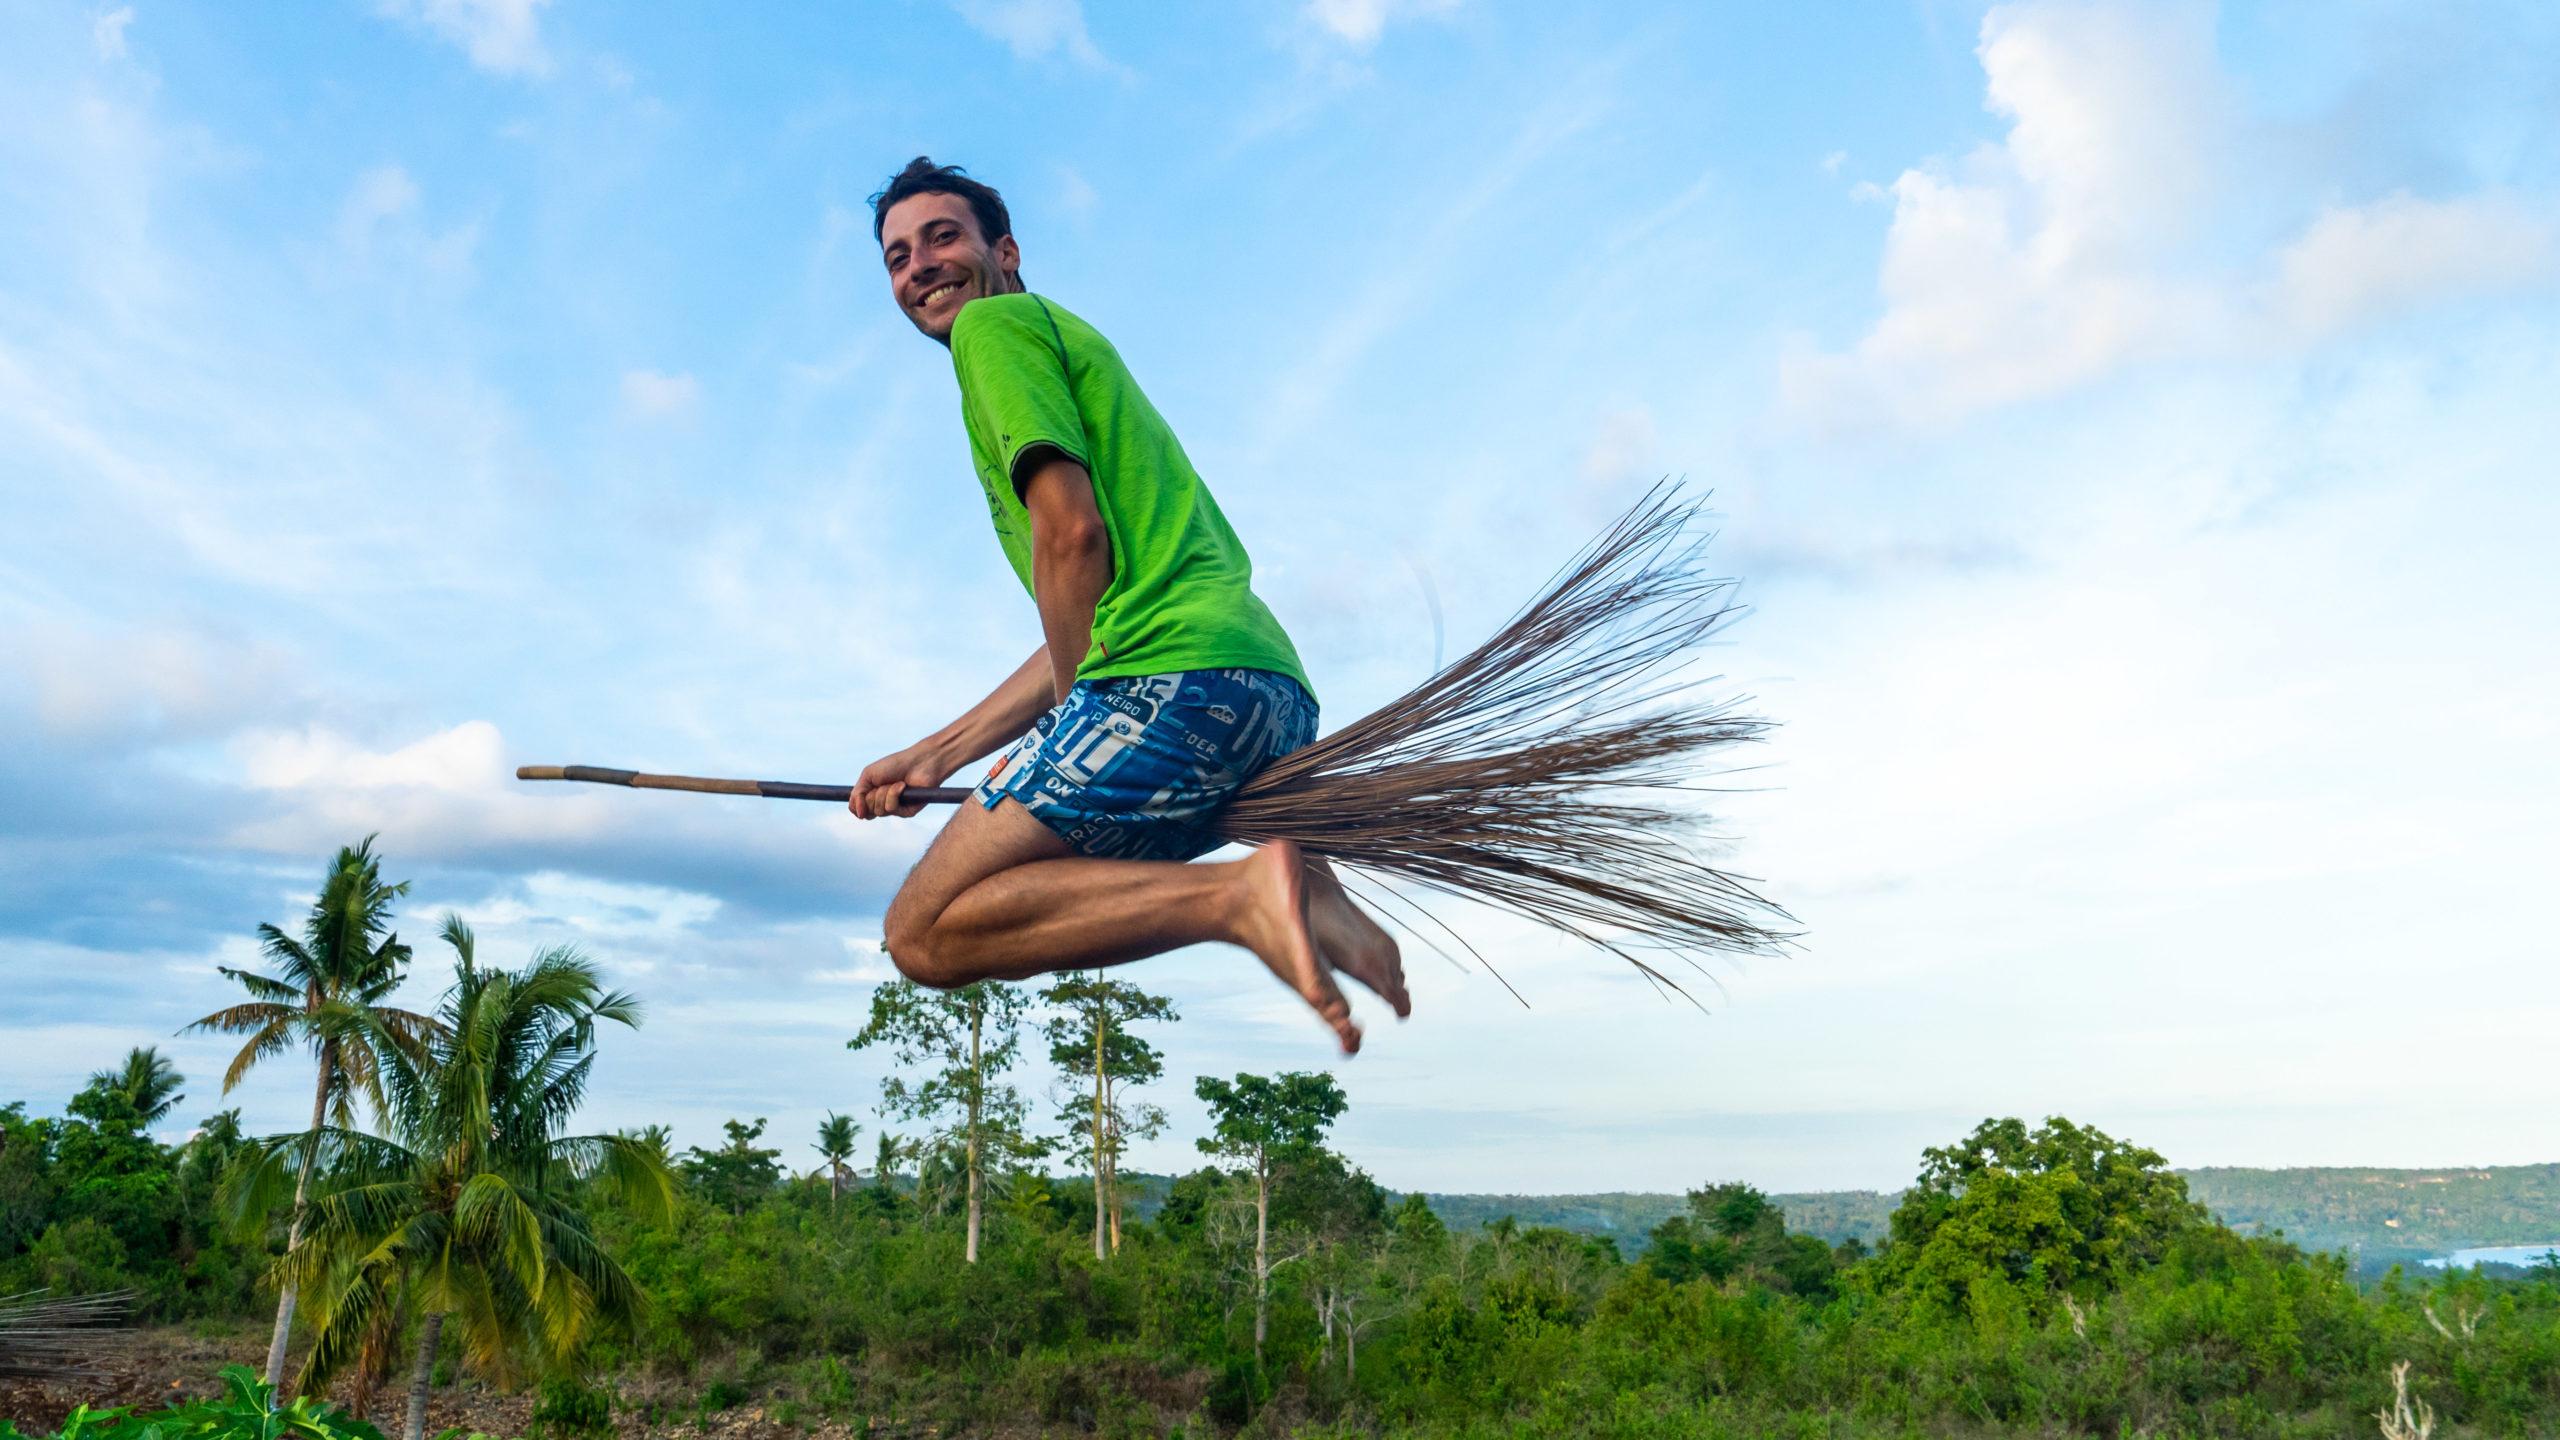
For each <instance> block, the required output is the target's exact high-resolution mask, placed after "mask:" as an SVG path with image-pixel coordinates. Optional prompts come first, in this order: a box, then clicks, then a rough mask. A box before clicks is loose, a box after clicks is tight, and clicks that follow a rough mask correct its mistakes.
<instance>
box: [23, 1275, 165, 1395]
mask: <svg viewBox="0 0 2560 1440" xmlns="http://www.w3.org/2000/svg"><path fill="white" fill-rule="evenodd" d="M44 1294H45V1292H44V1291H41V1290H30V1291H27V1292H26V1293H24V1294H20V1295H6V1296H0V1375H6V1376H10V1377H12V1378H17V1379H35V1380H50V1379H60V1378H65V1377H71V1376H95V1375H99V1374H103V1373H105V1372H103V1371H102V1370H100V1369H98V1368H97V1362H98V1361H100V1360H102V1359H104V1358H105V1356H106V1352H108V1351H109V1350H112V1349H117V1348H121V1346H122V1345H123V1344H124V1343H125V1341H126V1339H127V1338H128V1337H127V1336H126V1335H124V1334H122V1333H120V1332H119V1329H118V1327H120V1326H122V1325H123V1324H124V1322H125V1318H126V1315H127V1313H128V1312H129V1311H130V1310H131V1309H132V1306H133V1292H132V1291H130V1290H118V1291H114V1292H112V1293H110V1294H105V1295H74V1296H71V1297H68V1298H65V1299H60V1300H47V1299H45V1298H43V1297H44Z"/></svg>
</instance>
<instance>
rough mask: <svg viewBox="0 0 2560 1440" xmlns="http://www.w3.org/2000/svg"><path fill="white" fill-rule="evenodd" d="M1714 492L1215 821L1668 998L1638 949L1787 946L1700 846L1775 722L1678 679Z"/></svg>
mask: <svg viewBox="0 0 2560 1440" xmlns="http://www.w3.org/2000/svg"><path fill="white" fill-rule="evenodd" d="M1703 503H1704V497H1697V498H1691V497H1689V496H1687V495H1685V494H1683V493H1682V491H1681V488H1680V487H1679V486H1678V485H1677V484H1675V483H1672V482H1667V481H1666V482H1664V483H1662V484H1659V485H1656V486H1655V487H1654V488H1653V489H1652V490H1650V491H1648V492H1647V493H1646V494H1645V496H1644V498H1643V499H1642V500H1640V501H1638V502H1637V504H1636V505H1635V506H1634V507H1633V508H1632V509H1630V510H1629V511H1627V513H1626V514H1624V515H1622V516H1620V517H1619V518H1618V519H1617V521H1616V522H1615V523H1613V524H1612V525H1610V527H1609V528H1608V529H1607V530H1606V531H1605V532H1604V533H1602V535H1601V536H1600V537H1599V538H1598V539H1597V540H1594V541H1593V542H1592V543H1591V544H1590V545H1588V546H1586V547H1584V549H1583V550H1582V552H1581V553H1580V554H1578V555H1576V556H1575V557H1574V558H1573V560H1572V561H1570V562H1569V563H1567V564H1566V566H1565V568H1564V569H1563V570H1562V571H1561V572H1560V573H1558V574H1557V575H1556V576H1555V577H1554V578H1553V579H1552V580H1550V581H1549V582H1548V584H1547V587H1546V589H1545V590H1544V591H1543V592H1542V593H1541V594H1540V595H1539V596H1538V598H1537V599H1535V600H1533V601H1531V602H1530V604H1529V605H1528V606H1527V608H1525V609H1523V610H1521V611H1520V612H1519V613H1518V614H1517V615H1514V616H1513V617H1512V618H1511V621H1510V623H1508V624H1506V625H1505V626H1503V628H1502V629H1501V631H1500V632H1499V633H1497V634H1496V635H1494V637H1493V638H1492V639H1490V640H1487V641H1486V642H1484V643H1483V644H1482V645H1479V646H1477V647H1476V648H1475V649H1474V650H1473V651H1470V652H1469V653H1468V654H1466V655H1465V656H1462V657H1461V658H1459V659H1458V660H1457V661H1456V662H1455V663H1453V664H1451V665H1448V666H1446V667H1444V668H1443V669H1441V670H1440V671H1439V672H1438V673H1437V674H1434V675H1433V676H1431V678H1430V679H1428V680H1425V681H1424V682H1423V683H1422V684H1421V685H1420V686H1418V687H1416V688H1415V689H1414V690H1413V691H1412V692H1410V693H1408V694H1407V695H1405V696H1404V697H1403V698H1401V699H1399V700H1396V701H1393V702H1391V703H1389V704H1387V705H1386V706H1384V707H1382V708H1380V709H1378V710H1376V711H1374V712H1372V713H1371V714H1369V715H1367V716H1365V717H1363V718H1362V719H1360V720H1358V721H1355V722H1353V723H1352V724H1351V725H1350V726H1348V727H1346V728H1344V729H1342V730H1339V731H1336V732H1335V733H1334V734H1332V735H1330V736H1327V737H1326V738H1324V739H1321V740H1318V741H1316V742H1315V743H1314V744H1312V745H1308V746H1306V747H1305V748H1303V749H1300V750H1296V751H1293V752H1291V753H1290V754H1288V755H1285V756H1282V757H1281V758H1280V759H1278V760H1275V761H1273V762H1272V763H1271V764H1270V765H1269V766H1267V767H1265V768H1264V769H1263V770H1262V772H1261V773H1260V774H1258V775H1256V776H1255V777H1254V778H1253V779H1252V780H1250V781H1248V782H1246V784H1245V785H1244V787H1243V789H1241V790H1239V791H1238V792H1237V793H1236V796H1235V798H1234V799H1233V800H1231V801H1229V802H1228V803H1227V806H1226V808H1225V809H1224V810H1222V811H1220V812H1219V815H1218V817H1217V821H1216V824H1215V829H1216V830H1217V832H1218V834H1219V835H1220V836H1221V837H1222V838H1224V839H1227V840H1231V841H1234V842H1237V843H1239V844H1245V845H1254V844H1259V843H1261V842H1263V841H1267V840H1293V841H1296V842H1297V843H1298V845H1299V846H1300V847H1302V848H1303V849H1304V850H1305V851H1306V852H1307V853H1308V854H1309V855H1315V856H1321V857H1323V858H1325V859H1327V860H1330V861H1333V862H1335V863H1336V864H1338V865H1340V866H1343V867H1347V868H1349V869H1351V870H1354V871H1358V872H1362V873H1364V874H1366V875H1368V876H1370V877H1372V878H1376V879H1386V878H1393V879H1398V880H1403V881H1406V882H1409V883H1411V884H1415V885H1419V886H1422V887H1425V888H1428V889H1431V890H1436V891H1440V892H1442V893H1445V894H1449V895H1455V896H1460V897H1463V898H1466V899H1471V900H1476V901H1479V902H1482V903H1485V904H1489V905H1492V906H1495V907H1496V908H1499V909H1503V910H1508V911H1510V912H1512V913H1513V914H1515V915H1519V916H1522V917H1524V918H1527V919H1530V920H1534V921H1536V922H1538V923H1539V924H1542V925H1546V926H1549V927H1551V928H1553V929H1556V930H1560V931H1563V932H1564V933H1566V934H1568V935H1571V936H1573V937H1575V938H1577V939H1579V940H1583V941H1586V942H1588V943H1591V944H1594V945H1597V946H1600V947H1601V948H1603V949H1606V950H1609V951H1611V952H1612V953H1614V954H1617V955H1619V956H1621V957H1623V958H1625V959H1627V960H1629V961H1630V962H1632V963H1633V964H1634V965H1635V966H1636V967H1637V969H1639V970H1640V971H1642V972H1643V973H1644V974H1645V975H1646V976H1647V977H1648V978H1650V979H1652V980H1655V981H1656V982H1659V983H1663V984H1668V985H1671V988H1673V989H1675V990H1677V989H1678V988H1679V987H1678V986H1677V985H1676V984H1674V983H1673V982H1671V981H1670V979H1669V977H1667V976H1665V975H1663V974H1662V973H1661V971H1659V970H1658V969H1656V968H1655V967H1654V966H1653V965H1652V964H1650V963H1648V962H1647V961H1646V960H1645V959H1644V958H1643V957H1642V956H1640V955H1639V954H1637V953H1636V951H1637V950H1638V949H1662V950H1669V951H1673V952H1682V953H1687V952H1696V951H1721V952H1726V953H1744V954H1753V953H1766V952H1769V951H1772V950H1776V949H1778V948H1780V947H1782V946H1783V945H1784V944H1785V943H1786V942H1787V940H1788V938H1789V937H1788V935H1787V934H1786V933H1784V932H1782V931H1780V930H1776V929H1773V928H1771V923H1772V922H1773V921H1774V922H1784V921H1786V920H1788V919H1789V917H1788V916H1787V914H1786V912H1785V911H1784V910H1782V909H1780V908H1779V907H1778V906H1777V905H1775V904H1773V903H1771V902H1770V901H1768V900H1766V899H1764V898H1763V897H1761V896H1760V895H1759V894H1758V893H1757V892H1756V891H1754V890H1753V889H1752V888H1751V886H1750V884H1749V883H1748V882H1747V881H1746V880H1745V879H1743V878H1742V877H1739V876H1736V875H1733V874H1731V873H1728V872H1727V871H1724V870H1721V869H1718V868H1716V867H1715V866H1713V865H1710V864H1708V863H1707V862H1706V861H1705V860H1704V859H1702V858H1700V856H1699V855H1698V854H1697V853H1696V842H1698V841H1699V840H1700V839H1701V838H1702V837H1703V836H1704V835H1705V833H1706V829H1707V826H1708V823H1709V822H1708V821H1707V818H1706V817H1705V816H1704V815H1703V814H1701V813H1699V811H1698V810H1697V809H1696V807H1695V805H1694V804H1693V803H1690V802H1689V800H1688V799H1687V797H1688V796H1690V795H1691V794H1694V793H1697V792H1698V791H1699V790H1700V789H1701V788H1702V787H1700V786H1699V785H1697V783H1696V781H1697V779H1698V777H1699V774H1700V770H1701V767H1702V765H1704V764H1705V763H1706V762H1708V761H1709V760H1710V759H1711V758H1712V757H1714V756H1715V755H1717V754H1718V753H1720V752H1722V751H1724V750H1726V749H1728V748H1730V747H1732V746H1735V745H1739V744H1742V743H1744V742H1746V741H1752V740H1757V739H1759V738H1761V737H1762V736H1763V735H1764V734H1766V732H1767V731H1768V729H1769V722H1768V721H1765V720H1760V719H1755V718H1753V717H1751V716H1748V715H1745V714H1742V713H1740V711H1739V708H1738V707H1739V705H1740V704H1741V703H1742V702H1740V701H1738V700H1715V699H1708V698H1703V697H1702V696H1701V695H1700V694H1699V692H1698V688H1697V686H1696V685H1695V684H1692V683H1691V682H1688V681H1685V680H1683V679H1682V678H1681V677H1680V676H1678V675H1677V674H1676V671H1677V670H1678V668H1679V666H1680V664H1681V662H1683V661H1684V660H1687V659H1688V658H1690V657H1691V656H1692V655H1693V654H1694V652H1695V651H1696V650H1697V649H1698V647H1699V646H1700V645H1702V644H1703V643H1704V642H1705V641H1706V640H1707V639H1708V638H1709V637H1711V636H1713V635H1714V634H1715V633H1716V632H1717V631H1719V630H1721V629H1722V628H1723V627H1724V626H1725V625H1726V624H1727V623H1729V622H1730V621H1731V620H1732V619H1733V618H1734V617H1735V616H1736V615H1737V614H1738V613H1739V612H1738V609H1737V607H1736V606H1735V605H1734V604H1733V603H1732V594H1733V590H1734V586H1735V584H1736V582H1735V581H1733V580H1731V579H1724V578H1716V577H1713V576H1710V575H1709V574H1708V573H1707V571H1706V569H1705V558H1706V546H1707V541H1708V539H1709V538H1711V537H1709V536H1707V535H1705V534H1702V533H1701V532H1700V529H1699V526H1698V524H1697V521H1698V518H1699V514H1700V507H1701V506H1702V504H1703ZM516 778H517V779H519V780H586V781H595V782H599V783H603V784H611V785H629V786H635V787H638V788H641V789H653V790H691V791H705V792H710V793H713V794H724V795H759V796H763V797H766V798H769V799H789V800H830V801H834V802H836V803H839V804H841V803H843V802H844V801H845V800H846V799H848V798H849V797H850V796H851V794H852V787H851V786H846V785H803V784H795V783H791V782H786V781H773V780H716V779H705V778H701V777H696V776H687V775H651V774H645V773H642V772H639V771H632V770H608V769H603V768H600V767H595V766H585V765H528V766H525V767H524V768H522V769H520V770H518V771H516ZM969 793H970V792H969V790H968V789H967V788H966V787H960V786H939V787H934V788H930V789H927V788H922V787H917V786H909V787H908V788H907V790H906V792H905V798H906V799H907V800H909V801H911V802H920V803H923V804H927V805H935V804H945V805H947V804H957V803H958V802H959V801H961V800H963V799H965V798H966V797H967V796H968V795H969ZM1363 888H1364V891H1366V890H1367V888H1368V887H1363ZM1379 888H1380V889H1384V888H1385V887H1379ZM1387 893H1388V894H1389V895H1393V893H1394V892H1392V891H1387ZM1371 898H1372V899H1373V903H1374V900H1375V896H1374V894H1373V895H1372V897H1371ZM1397 898H1399V899H1401V897H1397ZM1408 903H1409V902H1408ZM1414 908H1415V909H1416V910H1417V912H1419V913H1421V914H1422V915H1423V916H1424V918H1427V919H1430V920H1432V921H1433V923H1434V924H1439V921H1438V917H1436V916H1432V915H1430V914H1429V912H1427V911H1420V909H1419V907H1418V906H1417V907H1414ZM1404 928H1406V929H1407V930H1408V931H1411V930H1412V927H1411V926H1410V925H1409V924H1408V925H1406V926H1405V927H1404ZM1440 928H1441V929H1442V930H1443V931H1444V932H1447V933H1450V934H1451V937H1452V938H1457V937H1456V936H1455V933H1454V932H1448V927H1447V926H1445V925H1441V927H1440ZM1426 943H1427V942H1426ZM1459 943H1460V944H1461V945H1464V943H1465V942H1464V941H1463V940H1460V941H1459ZM1435 948H1436V947H1435ZM1467 948H1469V949H1470V950H1472V948H1473V947H1467ZM1478 958H1479V959H1481V958H1482V957H1481V956H1479V957H1478ZM1692 963H1694V955H1692ZM1488 968H1490V967H1488Z"/></svg>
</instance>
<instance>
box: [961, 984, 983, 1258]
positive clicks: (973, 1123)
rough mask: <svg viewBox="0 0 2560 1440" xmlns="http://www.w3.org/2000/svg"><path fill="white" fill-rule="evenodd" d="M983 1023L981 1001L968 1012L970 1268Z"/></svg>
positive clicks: (974, 1224) (976, 1201)
mask: <svg viewBox="0 0 2560 1440" xmlns="http://www.w3.org/2000/svg"><path fill="white" fill-rule="evenodd" d="M985 1019H986V1002H985V1000H984V999H983V998H981V999H980V1001H979V1003H978V1005H977V1006H976V1008H974V1009H972V1010H971V1011H970V1012H969V1243H968V1251H967V1257H966V1258H967V1259H968V1262H969V1263H970V1264H972V1265H975V1264H977V1263H978V1226H979V1213H980V1212H979V1197H978V1110H979V1102H980V1100H981V1098H982V1096H983V1092H984V1091H985V1090H986V1085H987V1077H986V1076H985V1075H984V1074H981V1073H980V1071H979V1064H978V1040H979V1032H980V1029H981V1027H982V1025H983V1023H984V1021H985Z"/></svg>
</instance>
